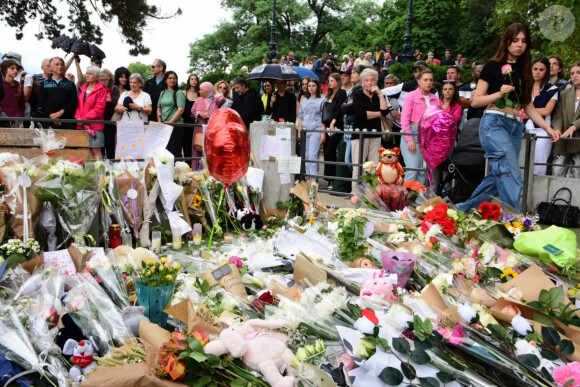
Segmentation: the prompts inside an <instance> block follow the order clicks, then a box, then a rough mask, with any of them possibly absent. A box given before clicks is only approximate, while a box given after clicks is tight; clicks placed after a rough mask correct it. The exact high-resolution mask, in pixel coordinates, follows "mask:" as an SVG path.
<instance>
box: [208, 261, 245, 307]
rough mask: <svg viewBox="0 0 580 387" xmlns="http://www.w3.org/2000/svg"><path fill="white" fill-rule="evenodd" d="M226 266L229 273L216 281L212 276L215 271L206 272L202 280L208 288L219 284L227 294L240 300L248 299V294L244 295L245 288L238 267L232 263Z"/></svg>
mask: <svg viewBox="0 0 580 387" xmlns="http://www.w3.org/2000/svg"><path fill="white" fill-rule="evenodd" d="M228 265H229V266H230V268H231V269H232V271H231V273H229V274H226V275H225V276H223V277H222V278H220V279H219V280H218V281H216V280H215V278H214V277H213V275H212V272H213V271H214V270H215V269H210V270H208V271H207V272H206V273H205V276H204V277H203V278H204V279H205V280H206V281H207V282H208V283H209V284H210V286H213V285H215V284H216V283H219V284H220V285H221V286H223V288H224V289H225V290H227V291H228V292H229V293H231V294H233V295H234V296H238V297H240V298H242V300H246V299H247V298H248V294H247V293H246V287H245V286H244V284H243V283H242V277H241V275H240V271H239V270H238V267H237V266H236V265H235V264H233V263H228Z"/></svg>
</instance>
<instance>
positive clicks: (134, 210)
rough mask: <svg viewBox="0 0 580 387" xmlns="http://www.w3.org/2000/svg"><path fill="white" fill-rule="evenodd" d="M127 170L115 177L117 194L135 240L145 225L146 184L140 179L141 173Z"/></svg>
mask: <svg viewBox="0 0 580 387" xmlns="http://www.w3.org/2000/svg"><path fill="white" fill-rule="evenodd" d="M134 173H135V172H134V171H133V172H132V171H131V169H130V168H127V169H126V170H125V171H123V172H122V173H121V174H120V175H118V176H116V177H115V184H116V185H117V194H118V195H119V196H118V200H119V203H120V205H121V209H122V210H123V215H124V217H125V220H126V221H127V223H128V224H129V228H130V230H131V233H132V234H133V237H134V238H138V237H139V230H140V229H141V225H142V224H143V201H144V200H145V184H143V183H142V182H141V181H140V179H139V172H138V171H137V173H136V174H134Z"/></svg>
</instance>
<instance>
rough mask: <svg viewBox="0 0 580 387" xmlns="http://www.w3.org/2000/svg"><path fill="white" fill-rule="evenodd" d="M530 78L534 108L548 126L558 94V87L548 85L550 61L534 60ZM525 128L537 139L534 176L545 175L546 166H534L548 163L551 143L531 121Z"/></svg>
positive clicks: (544, 132)
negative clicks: (531, 79)
mask: <svg viewBox="0 0 580 387" xmlns="http://www.w3.org/2000/svg"><path fill="white" fill-rule="evenodd" d="M532 77H533V78H534V86H533V89H532V99H533V101H534V107H535V108H536V110H537V111H538V113H540V115H541V116H542V117H544V120H546V122H547V123H548V125H550V124H551V123H552V118H551V115H552V112H553V111H554V108H555V107H556V104H557V103H558V95H559V93H558V87H557V86H556V85H552V84H551V83H550V61H549V60H548V58H536V59H535V60H534V61H533V62H532ZM526 128H527V130H528V132H529V133H534V134H536V135H537V137H538V138H537V140H536V152H535V155H534V175H545V174H546V170H547V166H546V165H535V164H536V163H540V164H545V163H546V162H547V161H548V157H549V156H550V151H551V150H552V142H551V141H550V138H549V137H547V134H546V131H545V130H544V129H542V128H539V127H537V126H536V124H535V123H534V121H533V120H528V121H527V122H526Z"/></svg>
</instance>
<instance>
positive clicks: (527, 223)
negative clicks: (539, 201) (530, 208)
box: [524, 219, 533, 227]
mask: <svg viewBox="0 0 580 387" xmlns="http://www.w3.org/2000/svg"><path fill="white" fill-rule="evenodd" d="M532 224H533V223H532V220H531V219H526V220H524V227H532Z"/></svg>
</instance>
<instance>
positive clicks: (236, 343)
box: [204, 320, 295, 387]
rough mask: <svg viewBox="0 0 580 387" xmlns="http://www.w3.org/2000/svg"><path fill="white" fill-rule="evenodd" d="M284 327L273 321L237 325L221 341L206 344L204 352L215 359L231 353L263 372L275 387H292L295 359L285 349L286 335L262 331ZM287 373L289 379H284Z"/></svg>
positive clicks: (220, 338) (222, 334)
mask: <svg viewBox="0 0 580 387" xmlns="http://www.w3.org/2000/svg"><path fill="white" fill-rule="evenodd" d="M284 326H285V322H281V321H272V320H270V321H265V320H248V321H246V322H245V323H241V324H234V325H232V326H230V327H229V328H227V329H224V330H223V331H222V332H221V333H220V337H219V339H218V340H214V341H211V342H209V343H208V344H206V346H205V347H204V350H205V352H206V353H209V354H212V355H216V356H221V355H224V354H226V353H229V354H231V355H232V356H233V357H237V358H242V360H243V362H244V364H245V365H246V367H248V368H249V369H250V370H252V371H258V372H260V373H261V374H262V375H264V379H265V380H266V381H267V382H268V383H270V385H272V386H273V387H293V386H294V381H295V380H294V369H293V368H292V367H291V366H290V364H291V363H292V359H293V358H294V355H293V354H292V351H290V350H289V349H288V347H286V340H287V337H286V335H284V334H282V333H278V332H271V331H263V330H262V329H266V328H269V329H276V328H282V327H284ZM284 369H285V370H286V373H287V374H288V376H282V373H283V370H284ZM280 370H282V372H280Z"/></svg>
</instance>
